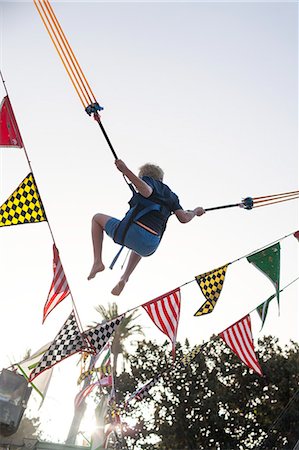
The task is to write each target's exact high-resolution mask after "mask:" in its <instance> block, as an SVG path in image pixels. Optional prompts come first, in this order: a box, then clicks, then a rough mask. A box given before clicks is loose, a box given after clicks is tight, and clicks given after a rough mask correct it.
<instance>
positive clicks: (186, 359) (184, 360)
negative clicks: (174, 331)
mask: <svg viewBox="0 0 299 450" xmlns="http://www.w3.org/2000/svg"><path fill="white" fill-rule="evenodd" d="M200 349H201V345H196V346H195V347H194V348H193V349H192V350H191V351H190V352H189V353H187V354H186V355H185V356H183V358H182V359H181V361H180V363H181V364H183V365H184V366H186V365H187V364H190V362H191V361H192V359H194V358H195V357H196V356H197V355H198V353H199V352H200Z"/></svg>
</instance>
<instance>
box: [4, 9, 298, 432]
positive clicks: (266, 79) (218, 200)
mask: <svg viewBox="0 0 299 450" xmlns="http://www.w3.org/2000/svg"><path fill="white" fill-rule="evenodd" d="M52 5H53V8H54V10H55V13H56V15H57V17H58V19H59V21H60V23H61V26H62V28H63V30H64V32H65V34H66V35H67V37H68V39H69V42H70V44H71V46H72V48H73V50H74V53H75V55H76V57H77V58H78V60H79V62H80V65H81V67H82V69H83V71H84V73H85V75H86V77H87V79H88V81H89V84H90V85H91V87H92V90H93V92H94V93H95V95H96V98H97V100H98V101H99V103H100V104H101V105H102V106H104V108H105V109H104V111H103V112H102V114H101V116H102V121H103V124H104V126H105V128H106V130H107V132H108V135H109V137H110V139H111V141H112V143H113V145H114V147H115V149H116V152H117V154H118V155H119V157H120V158H122V159H123V160H125V162H126V163H127V165H128V166H129V167H130V168H131V169H132V170H133V171H137V170H138V167H139V166H140V165H142V164H143V163H145V162H154V163H156V164H159V165H160V166H161V167H162V168H163V169H164V171H165V183H166V184H168V185H169V186H170V187H171V188H172V189H173V190H174V191H175V192H176V193H177V194H178V195H179V197H180V201H181V204H182V206H183V207H184V208H185V209H192V208H194V207H196V206H203V207H206V208H208V207H211V206H217V205H222V204H227V203H237V202H239V201H240V200H241V199H242V198H244V197H247V196H252V197H255V196H260V195H268V194H276V193H280V192H288V191H294V190H296V189H298V152H297V137H298V136H297V106H298V105H297V99H298V96H297V82H298V76H297V75H298V74H297V59H298V48H297V38H298V27H297V4H296V3H268V2H267V3H240V2H239V3H233V2H231V3H224V2H223V3H222V2H221V3H218V2H217V3H200V2H198V3H197V2H192V3H170V2H164V3H158V2H152V3H142V2H140V3H125V2H120V3H102V2H90V3H87V2H64V3H62V2H53V4H52ZM0 25H1V49H0V62H1V70H2V73H3V75H4V78H5V81H6V87H7V89H8V91H9V95H10V99H11V102H12V105H13V108H14V112H15V116H16V119H17V122H18V124H19V128H20V131H21V134H22V137H23V141H24V143H25V146H26V149H27V152H28V155H29V158H30V161H31V164H32V168H33V172H34V175H35V178H36V182H37V185H38V188H39V191H40V194H41V198H42V201H43V203H44V206H45V210H46V213H47V217H48V220H49V224H50V226H51V229H52V232H53V235H54V239H55V242H56V245H57V247H58V249H59V251H60V257H61V261H62V264H63V267H64V270H65V273H66V276H67V280H68V282H69V286H70V289H71V291H72V294H73V298H74V301H75V303H76V307H77V309H78V312H79V315H80V319H81V321H82V323H83V326H84V327H87V326H88V325H89V324H91V323H92V322H94V321H97V320H99V316H98V315H97V313H96V312H95V310H94V307H95V306H96V305H98V304H103V305H106V306H107V305H108V303H109V302H112V301H117V304H118V305H119V311H120V312H125V311H126V310H128V309H130V308H132V307H135V306H138V305H140V304H142V303H144V302H146V301H148V300H151V299H153V298H155V297H157V296H160V295H161V294H163V293H165V292H168V291H170V290H171V289H174V288H175V287H177V286H180V285H182V284H184V283H185V282H188V281H191V280H192V279H194V277H195V276H196V275H199V274H200V273H204V272H207V271H209V270H212V269H215V268H217V267H219V266H221V265H223V264H225V263H228V262H230V261H233V260H235V259H237V258H239V257H241V256H244V255H246V254H248V253H250V252H252V251H254V250H257V249H259V248H261V247H263V246H264V245H267V244H268V243H272V242H273V241H275V240H277V239H279V238H281V237H283V236H286V235H288V234H289V233H292V232H294V231H296V229H298V202H297V201H292V202H285V203H282V204H279V205H275V206H267V207H264V208H258V209H254V210H252V211H244V210H241V209H239V208H233V209H229V210H223V211H216V212H209V213H207V214H205V215H204V216H203V217H201V218H196V219H194V220H193V221H192V222H190V223H189V224H186V225H182V224H180V223H179V222H178V221H176V219H175V217H172V218H171V219H170V220H169V224H168V227H167V231H166V234H165V236H164V238H163V241H162V243H161V246H160V247H159V249H158V251H157V252H156V253H155V254H154V255H153V256H151V257H150V258H146V259H144V260H143V261H142V262H141V263H140V265H139V267H138V268H137V269H136V272H135V273H134V274H133V276H132V278H131V279H130V281H129V284H128V285H127V286H126V287H125V290H124V291H123V294H122V295H121V296H120V297H119V298H117V297H113V296H112V295H111V294H110V291H111V289H112V288H113V286H114V285H115V283H116V282H117V281H118V278H119V277H120V274H121V269H120V266H121V263H122V261H123V259H122V258H120V259H121V261H120V262H118V263H117V265H116V266H115V268H114V269H113V271H110V270H109V269H107V270H106V271H105V272H104V273H102V274H100V275H98V276H97V277H96V278H95V279H94V280H91V281H87V276H88V274H89V271H90V268H91V264H92V245H91V236H90V221H91V218H92V216H93V215H94V214H95V213H96V212H104V213H107V214H110V215H113V216H116V217H119V218H121V217H122V215H123V214H124V213H125V211H126V210H127V206H128V205H127V201H128V200H129V197H130V191H129V189H128V188H127V186H126V184H125V183H124V181H123V178H122V176H121V174H120V173H119V172H118V171H117V170H116V168H115V166H114V161H113V156H112V154H111V152H110V150H109V148H108V146H107V144H106V142H105V140H104V138H103V136H102V134H101V132H100V129H99V127H98V126H97V124H96V122H94V121H93V119H92V118H90V117H88V115H87V114H86V113H85V112H84V109H83V108H82V105H81V103H80V101H79V99H78V97H77V94H76V92H75V90H74V89H73V86H72V85H71V83H70V81H69V79H68V77H67V74H66V72H65V70H64V67H63V65H62V64H61V61H60V59H59V58H58V55H57V53H56V51H55V49H54V47H53V45H52V43H51V41H50V39H49V36H48V35H47V33H46V30H45V29H44V26H43V24H42V21H41V19H40V17H39V15H38V13H37V11H36V9H35V7H34V4H33V2H18V3H17V2H1V3H0ZM1 89H2V90H1V94H2V96H4V95H5V91H4V89H3V87H2V86H1ZM0 170H1V179H0V189H1V190H0V201H1V204H2V203H3V202H4V201H5V200H6V199H7V198H8V197H9V196H10V194H11V193H12V192H13V191H14V189H15V188H16V187H17V186H18V184H19V183H20V182H21V181H22V180H23V178H24V177H25V176H26V175H27V174H28V173H29V167H28V163H27V161H26V158H25V155H24V152H23V150H19V149H1V168H0ZM0 231H1V232H0V246H1V263H0V264H1V267H0V268H1V274H2V275H1V300H0V302H1V327H0V337H1V354H0V363H1V366H3V367H7V366H8V365H9V364H10V361H16V360H19V359H21V358H22V356H23V355H24V353H25V351H26V349H28V348H31V349H32V350H33V351H34V350H36V349H37V348H39V347H40V346H42V345H43V344H45V343H46V342H48V341H50V340H52V339H53V338H54V337H55V335H56V334H57V332H58V331H59V329H60V327H61V326H62V325H63V323H64V321H65V320H66V318H67V316H68V315H69V313H70V312H71V302H70V299H69V298H68V299H66V300H65V301H64V302H63V303H62V304H61V305H59V306H58V307H57V308H56V309H55V310H54V311H53V312H52V313H51V314H50V316H49V317H48V318H47V320H46V322H45V324H44V325H42V323H41V320H42V310H43V306H44V303H45V300H46V298H47V294H48V291H49V288H50V284H51V281H52V273H53V272H52V244H53V241H52V237H51V234H50V232H49V227H48V225H47V223H39V224H30V225H22V226H12V227H2V228H1V230H0ZM117 250H118V246H117V245H116V244H114V243H113V242H112V241H111V240H110V239H109V238H108V237H106V239H105V241H104V261H105V263H106V267H108V266H109V264H110V262H111V260H112V259H113V257H114V255H115V253H116V252H117ZM297 276H298V242H297V241H296V239H295V238H294V237H292V236H291V237H289V238H287V239H285V240H283V241H282V242H281V287H284V286H285V285H286V284H288V283H289V282H291V281H292V280H293V279H295V278H296V277H297ZM273 292H274V289H273V285H272V284H271V283H270V282H269V280H268V279H267V278H266V277H264V276H263V275H262V274H261V273H260V272H259V271H257V270H256V269H255V268H254V267H252V265H250V264H249V263H248V262H247V261H246V259H242V260H241V261H239V262H237V263H235V264H233V265H231V266H230V267H229V268H228V272H227V276H226V279H225V284H224V288H223V291H222V294H221V297H220V299H219V301H218V304H217V307H216V309H215V310H214V312H213V313H212V314H210V315H208V316H205V317H194V316H193V314H194V313H195V311H196V310H197V309H198V308H199V307H200V306H201V304H202V303H203V301H204V297H203V296H202V294H201V292H200V289H199V287H198V286H197V285H196V283H195V282H193V283H190V284H188V285H187V286H185V287H183V288H182V290H181V294H182V306H181V320H180V324H179V331H178V340H183V339H185V338H188V339H189V340H190V342H191V344H192V345H193V344H196V343H200V342H202V341H204V340H207V339H209V337H210V336H211V335H212V334H213V333H219V332H221V331H222V330H223V329H225V328H226V327H228V326H229V325H230V324H232V323H234V322H235V321H236V320H238V319H240V318H241V317H243V316H244V315H245V314H247V313H248V312H249V311H251V310H252V309H254V308H255V307H256V306H257V305H258V304H260V303H261V302H263V301H265V300H266V299H267V298H268V296H269V295H271V294H272V293H273ZM272 303H273V302H272ZM298 312H299V309H298V285H297V284H294V285H292V286H291V287H290V288H288V289H287V290H286V291H285V292H284V293H283V294H282V296H281V312H280V316H279V317H278V314H277V306H276V304H275V303H273V305H271V310H270V313H269V319H268V321H267V323H266V325H265V327H264V329H263V333H265V334H273V335H274V336H277V337H279V338H280V339H281V342H283V343H286V342H288V341H289V339H293V340H298V337H299V336H298ZM138 321H139V323H140V324H142V326H144V327H145V328H144V331H145V334H146V337H147V338H148V339H153V340H156V341H157V342H163V341H164V335H162V333H160V332H159V331H158V330H157V329H156V328H155V326H154V325H152V323H151V321H150V319H149V317H148V316H146V313H145V312H141V317H140V318H139V319H138ZM252 323H253V335H254V339H255V342H256V343H257V340H258V338H259V337H261V336H262V335H263V333H260V331H259V330H260V322H259V319H258V316H257V314H256V313H253V314H252ZM77 360H78V357H77V356H74V357H72V358H70V359H69V360H68V361H65V362H62V363H61V364H59V365H58V366H57V367H56V369H55V375H54V380H53V384H55V389H54V388H52V389H51V391H50V393H49V399H47V400H46V402H48V403H46V402H45V404H44V406H43V408H42V409H41V413H42V417H43V420H44V424H46V426H45V428H47V430H48V432H49V433H52V435H53V436H54V437H58V438H60V439H64V437H65V436H66V434H67V430H68V426H69V423H68V420H67V417H69V420H70V419H71V416H72V405H73V403H72V402H73V396H74V393H75V392H76V389H77V387H76V380H77V378H78V375H79V373H78V372H79V369H78V367H77V366H76V363H77ZM54 382H55V383H54ZM66 384H67V385H69V386H70V388H69V389H65V386H66ZM52 407H53V408H55V409H56V413H55V417H53V408H52ZM59 411H62V414H63V417H64V418H65V420H64V428H61V427H59V423H61V416H59V413H58V412H59Z"/></svg>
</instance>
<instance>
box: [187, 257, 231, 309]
mask: <svg viewBox="0 0 299 450" xmlns="http://www.w3.org/2000/svg"><path fill="white" fill-rule="evenodd" d="M227 266H228V264H226V265H225V266H222V267H219V269H215V270H212V271H211V272H207V273H204V274H202V275H198V276H197V277H195V279H196V281H197V283H198V285H199V287H200V289H201V292H202V293H203V295H204V296H205V298H206V301H205V303H204V304H203V305H202V306H201V307H200V308H199V310H198V311H196V313H195V314H194V316H202V315H203V314H209V313H211V312H212V311H213V309H214V307H215V305H216V302H217V300H218V298H219V297H220V294H221V291H222V287H223V283H224V279H225V274H226V270H227Z"/></svg>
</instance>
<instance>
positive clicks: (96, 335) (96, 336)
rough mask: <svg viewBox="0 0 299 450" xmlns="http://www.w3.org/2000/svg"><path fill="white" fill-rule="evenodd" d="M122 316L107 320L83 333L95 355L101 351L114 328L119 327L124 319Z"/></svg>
mask: <svg viewBox="0 0 299 450" xmlns="http://www.w3.org/2000/svg"><path fill="white" fill-rule="evenodd" d="M124 316H125V315H124V314H122V315H121V316H118V317H117V318H116V319H112V320H109V321H108V322H104V323H100V324H99V325H97V326H96V327H95V328H90V329H89V330H87V331H85V332H84V337H85V338H86V339H87V340H88V341H89V343H90V345H91V346H92V347H93V348H94V351H95V353H99V352H100V351H102V349H103V348H104V346H105V345H106V344H107V342H108V340H109V339H110V337H111V336H112V335H113V333H114V331H115V330H116V328H117V327H118V326H119V325H120V323H121V322H122V320H123V318H124Z"/></svg>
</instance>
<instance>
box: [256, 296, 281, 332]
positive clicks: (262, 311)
mask: <svg viewBox="0 0 299 450" xmlns="http://www.w3.org/2000/svg"><path fill="white" fill-rule="evenodd" d="M275 297H276V295H275V294H273V295H271V297H269V298H268V299H267V300H266V301H265V302H263V303H261V304H260V305H259V306H257V308H256V312H257V313H258V315H259V316H260V319H261V321H262V327H261V330H262V328H263V326H264V323H265V320H266V317H267V314H268V308H269V304H270V302H271V300H273V298H275ZM261 330H260V331H261Z"/></svg>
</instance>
